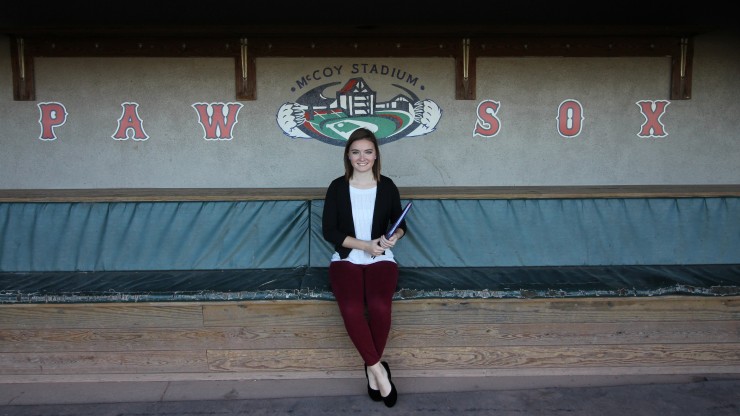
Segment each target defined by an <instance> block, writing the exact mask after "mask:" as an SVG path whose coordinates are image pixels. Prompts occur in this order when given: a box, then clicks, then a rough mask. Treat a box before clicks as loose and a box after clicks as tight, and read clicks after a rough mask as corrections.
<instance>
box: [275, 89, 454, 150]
mask: <svg viewBox="0 0 740 416" xmlns="http://www.w3.org/2000/svg"><path fill="white" fill-rule="evenodd" d="M339 84H340V83H339V82H331V83H328V84H323V85H320V86H318V87H316V88H313V89H311V90H310V91H308V92H306V93H305V94H304V95H302V96H301V97H299V98H298V99H297V100H296V102H294V103H291V102H288V103H285V104H283V105H282V106H281V107H280V109H279V110H278V113H277V122H278V125H279V126H280V128H281V129H282V130H283V132H284V133H285V134H286V135H287V136H290V137H292V138H294V139H298V138H303V139H316V140H320V141H322V142H324V143H328V144H332V145H335V146H344V144H345V143H346V141H347V138H348V137H349V135H350V134H351V133H352V132H353V131H355V130H356V129H358V128H360V127H364V128H367V129H369V130H370V131H372V132H374V133H375V135H376V136H377V138H378V142H379V143H380V144H384V143H390V142H393V141H396V140H399V139H402V138H404V137H413V136H421V135H425V134H427V133H430V132H432V131H434V130H435V129H436V127H437V123H439V119H440V117H441V115H442V110H441V109H440V108H439V106H438V105H437V104H436V103H435V102H434V101H431V100H419V98H418V97H417V96H416V95H415V94H414V93H413V92H411V91H410V90H408V89H407V88H404V87H402V86H400V85H397V84H392V85H393V86H394V87H396V88H399V89H401V90H402V91H403V93H400V94H398V95H396V96H395V97H393V98H392V99H390V100H388V101H383V102H379V101H378V100H377V92H376V91H374V90H373V89H371V88H370V86H369V85H368V84H367V83H366V82H365V80H363V79H362V78H352V79H350V80H349V81H348V82H347V83H346V84H344V86H343V87H341V88H340V89H338V90H337V91H336V93H335V96H334V97H333V98H330V97H328V96H327V95H325V94H324V92H325V91H326V90H328V89H329V88H330V87H333V86H336V85H339Z"/></svg>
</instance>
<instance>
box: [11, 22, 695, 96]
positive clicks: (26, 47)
mask: <svg viewBox="0 0 740 416" xmlns="http://www.w3.org/2000/svg"><path fill="white" fill-rule="evenodd" d="M693 45H694V43H693V38H691V37H680V36H647V35H644V36H632V37H624V36H623V37H601V36H599V37H596V36H527V35H501V36H496V37H477V38H474V37H471V38H468V37H445V36H436V37H406V38H378V37H314V38H308V37H306V38H299V39H296V38H283V37H269V38H268V37H255V38H247V37H242V38H236V37H218V38H213V37H211V38H206V37H148V38H141V37H137V36H133V35H132V36H126V37H112V36H29V37H26V38H21V37H16V36H14V37H12V38H11V48H10V49H11V51H10V52H11V63H12V65H13V97H14V99H15V100H17V101H30V100H34V99H35V95H36V94H35V85H34V82H33V80H34V65H33V63H34V58H36V57H122V56H132V57H231V58H233V59H234V62H235V64H234V74H235V89H236V93H235V97H236V99H238V100H248V101H249V100H255V99H256V98H257V82H256V77H257V74H256V60H257V59H258V58H266V57H444V58H447V57H451V58H454V65H455V98H456V99H458V100H474V99H475V98H476V75H477V74H476V68H477V65H476V62H477V58H478V57H504V56H505V57H524V56H565V57H632V56H640V57H643V56H647V57H653V56H654V57H670V58H671V73H670V77H671V83H670V85H671V90H670V92H669V93H670V98H671V99H672V100H683V99H690V98H691V75H692V64H693Z"/></svg>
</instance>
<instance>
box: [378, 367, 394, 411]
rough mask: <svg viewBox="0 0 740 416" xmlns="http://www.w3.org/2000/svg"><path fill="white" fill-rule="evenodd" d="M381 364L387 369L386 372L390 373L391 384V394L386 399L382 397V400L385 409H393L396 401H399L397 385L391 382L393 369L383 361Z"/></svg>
mask: <svg viewBox="0 0 740 416" xmlns="http://www.w3.org/2000/svg"><path fill="white" fill-rule="evenodd" d="M381 364H382V365H383V367H385V372H386V373H388V381H389V382H390V383H391V392H390V393H388V395H387V396H385V397H383V396H382V395H381V396H380V397H381V398H382V400H383V403H384V404H385V407H393V406H395V405H396V401H397V400H398V390H396V385H395V384H393V380H391V368H390V367H389V366H388V363H387V362H385V361H381ZM378 393H380V391H378Z"/></svg>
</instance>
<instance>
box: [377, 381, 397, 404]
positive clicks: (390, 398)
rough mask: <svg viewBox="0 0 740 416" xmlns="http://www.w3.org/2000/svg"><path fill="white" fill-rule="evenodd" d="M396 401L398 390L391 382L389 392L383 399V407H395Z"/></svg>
mask: <svg viewBox="0 0 740 416" xmlns="http://www.w3.org/2000/svg"><path fill="white" fill-rule="evenodd" d="M381 397H382V396H381ZM397 400H398V390H396V385H395V384H393V382H392V381H391V392H390V393H388V395H387V396H385V397H383V403H384V404H385V407H393V406H395V405H396V401H397Z"/></svg>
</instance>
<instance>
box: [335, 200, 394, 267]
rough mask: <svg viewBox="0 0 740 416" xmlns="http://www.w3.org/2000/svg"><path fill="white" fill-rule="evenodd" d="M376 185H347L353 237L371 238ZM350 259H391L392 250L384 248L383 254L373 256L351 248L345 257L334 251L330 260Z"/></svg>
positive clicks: (360, 260) (366, 262)
mask: <svg viewBox="0 0 740 416" xmlns="http://www.w3.org/2000/svg"><path fill="white" fill-rule="evenodd" d="M377 189H378V188H377V186H376V187H372V188H368V189H360V188H355V187H353V186H350V187H349V199H350V201H351V202H352V220H353V221H354V225H355V238H357V239H358V240H371V239H372V238H370V236H371V233H372V228H373V211H374V210H375V195H376V193H377ZM340 260H344V261H350V262H352V263H355V264H371V263H375V262H377V261H383V260H385V261H393V262H395V260H393V252H392V251H391V250H390V249H386V250H385V254H382V255H380V256H375V258H373V257H372V256H371V255H369V254H368V253H367V252H365V251H363V250H358V249H352V251H350V252H349V256H347V258H346V259H340V258H339V253H337V252H334V255H332V256H331V261H340Z"/></svg>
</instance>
